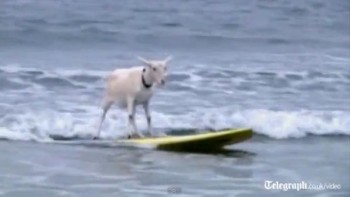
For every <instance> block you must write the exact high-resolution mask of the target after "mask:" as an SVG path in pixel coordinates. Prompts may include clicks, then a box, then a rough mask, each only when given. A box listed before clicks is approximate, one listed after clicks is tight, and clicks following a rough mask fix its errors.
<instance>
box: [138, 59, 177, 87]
mask: <svg viewBox="0 0 350 197" xmlns="http://www.w3.org/2000/svg"><path fill="white" fill-rule="evenodd" d="M138 59H139V60H141V61H142V62H143V63H144V64H145V65H146V66H147V73H148V74H149V77H150V78H151V79H152V81H154V82H155V83H157V84H158V85H164V84H165V78H166V76H167V63H168V62H169V61H170V60H171V59H172V57H171V56H169V57H167V58H165V59H164V60H146V59H144V58H142V57H138Z"/></svg>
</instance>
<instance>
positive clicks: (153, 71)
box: [95, 56, 171, 138]
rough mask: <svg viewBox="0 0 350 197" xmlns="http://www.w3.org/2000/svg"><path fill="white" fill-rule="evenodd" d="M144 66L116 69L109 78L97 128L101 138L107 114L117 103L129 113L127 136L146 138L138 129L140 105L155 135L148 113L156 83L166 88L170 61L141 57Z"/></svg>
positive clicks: (149, 127) (168, 58)
mask: <svg viewBox="0 0 350 197" xmlns="http://www.w3.org/2000/svg"><path fill="white" fill-rule="evenodd" d="M138 59H139V60H141V61H142V62H143V64H144V66H143V67H132V68H123V69H116V70H114V71H113V72H112V73H111V74H110V75H109V76H108V77H107V84H106V91H105V96H104V99H103V104H102V109H103V112H102V116H101V119H100V123H99V126H98V131H97V136H96V137H95V138H98V137H99V135H100V131H101V126H102V123H103V120H104V119H105V117H106V114H107V111H108V110H109V108H110V107H111V106H112V105H113V103H116V104H117V105H118V106H119V107H121V108H127V112H128V118H129V123H128V132H129V135H128V137H129V138H130V137H132V136H133V132H134V133H135V134H136V135H137V136H138V137H144V135H143V134H142V133H140V132H139V131H138V130H137V127H136V124H135V110H136V106H137V105H142V106H143V108H144V110H145V115H146V119H147V126H148V132H149V133H150V135H153V133H152V131H151V130H152V128H151V114H150V111H149V102H150V99H151V97H152V95H153V92H154V88H155V87H154V84H156V85H164V84H165V77H166V75H167V73H166V71H167V69H166V64H167V63H168V62H169V61H170V60H171V57H170V56H169V57H167V58H166V59H165V60H160V61H159V60H146V59H144V58H141V57H138Z"/></svg>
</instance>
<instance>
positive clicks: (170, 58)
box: [163, 56, 173, 64]
mask: <svg viewBox="0 0 350 197" xmlns="http://www.w3.org/2000/svg"><path fill="white" fill-rule="evenodd" d="M172 59H173V57H172V56H168V57H167V58H165V60H163V62H164V64H166V63H168V62H169V61H170V60H172Z"/></svg>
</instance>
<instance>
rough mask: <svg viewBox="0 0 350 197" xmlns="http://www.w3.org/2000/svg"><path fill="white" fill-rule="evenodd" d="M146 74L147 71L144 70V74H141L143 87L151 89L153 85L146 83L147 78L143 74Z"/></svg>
mask: <svg viewBox="0 0 350 197" xmlns="http://www.w3.org/2000/svg"><path fill="white" fill-rule="evenodd" d="M145 72H146V69H145V68H144V69H143V71H142V74H141V79H142V85H143V86H144V87H145V88H147V89H148V88H150V87H152V85H153V84H147V83H146V81H145V78H144V77H143V74H144V73H145Z"/></svg>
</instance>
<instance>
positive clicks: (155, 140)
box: [117, 128, 253, 151]
mask: <svg viewBox="0 0 350 197" xmlns="http://www.w3.org/2000/svg"><path fill="white" fill-rule="evenodd" d="M252 135H253V131H252V130H251V129H249V128H241V129H228V130H221V131H215V132H202V133H198V134H193V135H183V136H165V137H146V138H138V139H123V140H117V142H119V143H123V144H129V145H134V146H152V147H154V148H156V149H162V150H178V151H207V150H217V149H220V148H223V147H224V146H227V145H231V144H235V143H239V142H243V141H245V140H248V139H250V138H251V137H252Z"/></svg>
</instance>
